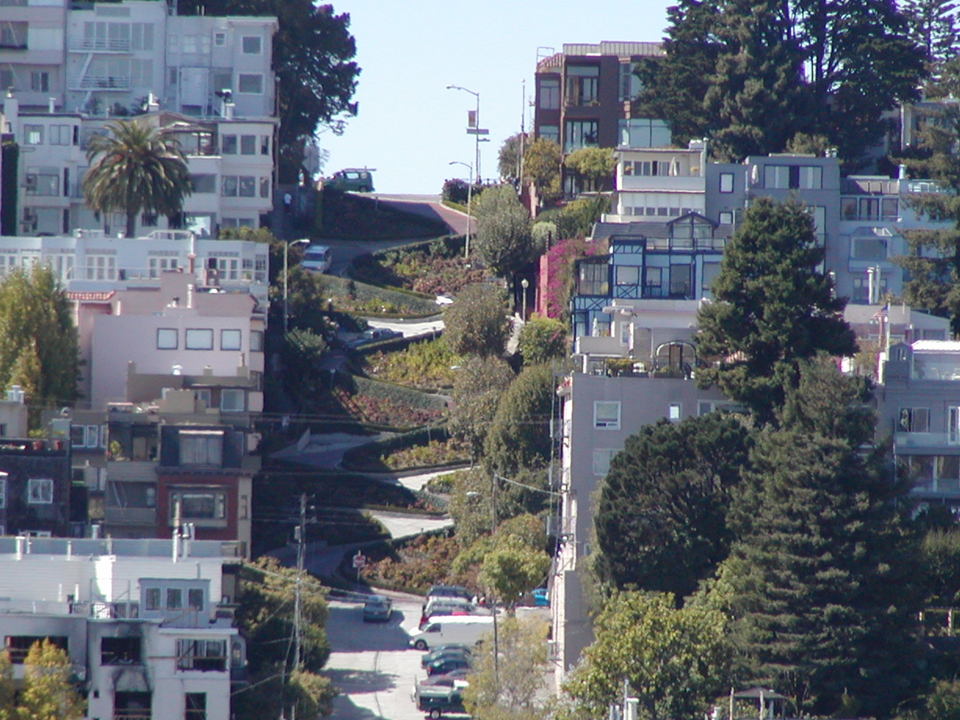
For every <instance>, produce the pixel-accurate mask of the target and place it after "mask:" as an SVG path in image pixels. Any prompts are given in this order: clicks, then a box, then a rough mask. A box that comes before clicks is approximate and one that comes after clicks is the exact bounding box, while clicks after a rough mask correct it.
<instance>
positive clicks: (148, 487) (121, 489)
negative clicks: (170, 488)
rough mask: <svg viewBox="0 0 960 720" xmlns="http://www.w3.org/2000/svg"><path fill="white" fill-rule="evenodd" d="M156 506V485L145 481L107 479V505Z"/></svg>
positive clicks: (121, 506) (128, 506)
mask: <svg viewBox="0 0 960 720" xmlns="http://www.w3.org/2000/svg"><path fill="white" fill-rule="evenodd" d="M156 506H157V486H156V485H155V484H153V483H146V482H124V481H121V480H108V481H107V507H115V508H153V507H156Z"/></svg>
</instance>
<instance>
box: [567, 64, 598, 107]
mask: <svg viewBox="0 0 960 720" xmlns="http://www.w3.org/2000/svg"><path fill="white" fill-rule="evenodd" d="M599 88H600V66H599V65H568V66H567V97H566V102H567V105H589V104H591V103H595V102H596V101H597V99H598V97H599Z"/></svg>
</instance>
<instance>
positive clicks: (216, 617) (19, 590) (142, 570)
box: [0, 537, 246, 720]
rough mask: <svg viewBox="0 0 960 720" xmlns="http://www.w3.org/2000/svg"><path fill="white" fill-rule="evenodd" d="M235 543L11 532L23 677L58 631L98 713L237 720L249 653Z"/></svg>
mask: <svg viewBox="0 0 960 720" xmlns="http://www.w3.org/2000/svg"><path fill="white" fill-rule="evenodd" d="M235 545H236V544H234V543H222V542H218V541H197V540H190V539H179V538H176V539H174V540H111V539H109V538H108V539H106V540H67V539H59V538H57V539H40V538H26V537H15V538H14V537H7V538H0V567H2V568H3V572H2V573H0V596H2V598H3V599H2V600H0V637H2V638H3V646H4V648H5V649H6V650H7V651H8V652H9V653H10V655H11V659H12V660H13V662H14V677H16V678H19V677H22V675H23V660H24V658H25V657H26V654H27V651H28V650H29V648H30V646H31V645H32V644H33V643H34V642H36V641H38V640H42V639H49V640H50V641H52V642H54V643H55V644H57V645H59V646H60V647H63V648H64V649H65V650H66V651H67V653H68V654H69V656H70V659H71V661H72V664H73V667H74V671H75V676H76V677H77V678H78V679H79V681H80V683H81V685H82V686H83V689H84V690H85V691H86V694H87V703H88V708H87V717H90V718H111V717H112V718H124V719H125V720H151V718H184V719H185V720H227V718H229V717H230V688H231V682H232V680H235V679H237V678H238V677H239V676H240V675H241V674H242V672H243V667H244V665H245V655H246V653H245V648H244V642H243V639H242V638H241V637H240V635H239V632H238V630H237V629H236V628H235V627H233V625H232V611H230V609H229V608H228V607H226V606H228V605H229V604H230V603H232V602H233V601H234V599H235V597H236V575H235V573H236V569H237V568H238V567H239V558H238V556H237V554H236V547H235Z"/></svg>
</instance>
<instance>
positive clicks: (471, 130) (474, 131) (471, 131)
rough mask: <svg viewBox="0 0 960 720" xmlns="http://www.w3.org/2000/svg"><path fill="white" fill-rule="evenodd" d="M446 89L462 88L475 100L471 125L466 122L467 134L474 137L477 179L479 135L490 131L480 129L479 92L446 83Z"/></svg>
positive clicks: (478, 173) (478, 171)
mask: <svg viewBox="0 0 960 720" xmlns="http://www.w3.org/2000/svg"><path fill="white" fill-rule="evenodd" d="M447 90H462V91H463V92H465V93H470V94H471V95H473V97H475V98H476V100H477V109H476V114H475V115H474V116H473V123H472V127H470V125H471V123H468V127H467V135H473V138H474V143H473V144H474V147H475V154H476V160H475V163H474V167H475V168H476V169H477V179H478V180H479V179H480V178H481V177H482V175H481V173H480V136H481V135H486V134H487V133H488V132H490V131H489V130H481V129H480V93H478V92H475V91H473V90H470V89H469V88H465V87H462V86H460V85H447Z"/></svg>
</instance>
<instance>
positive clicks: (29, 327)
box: [0, 265, 80, 406]
mask: <svg viewBox="0 0 960 720" xmlns="http://www.w3.org/2000/svg"><path fill="white" fill-rule="evenodd" d="M77 342H78V341H77V330H76V328H75V327H74V324H73V318H72V312H71V310H70V301H69V300H68V299H67V296H66V294H65V293H64V291H63V289H62V288H61V287H60V285H59V283H58V281H57V279H56V277H55V276H54V275H53V271H52V270H51V269H50V268H49V267H47V266H43V265H35V266H33V267H32V268H30V269H29V270H15V271H14V272H12V273H10V274H9V275H7V277H6V278H4V280H3V282H2V283H0V384H2V385H3V386H4V387H9V386H10V385H20V387H22V388H23V389H24V390H25V391H26V394H27V397H28V398H29V401H30V403H31V404H32V405H35V406H49V405H56V406H60V405H63V404H66V403H70V402H73V401H74V400H75V399H76V398H77V380H78V378H79V364H80V358H79V354H78V352H79V351H78V345H77Z"/></svg>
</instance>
